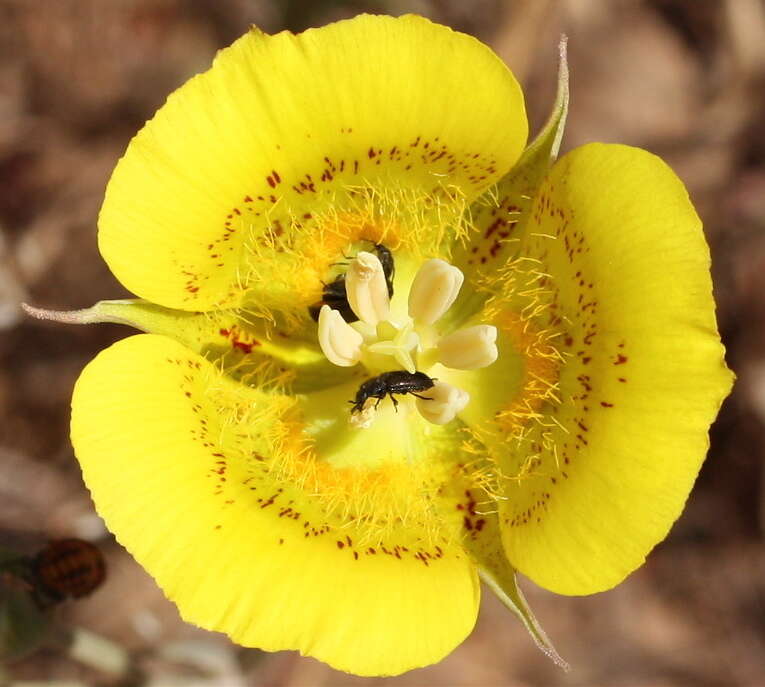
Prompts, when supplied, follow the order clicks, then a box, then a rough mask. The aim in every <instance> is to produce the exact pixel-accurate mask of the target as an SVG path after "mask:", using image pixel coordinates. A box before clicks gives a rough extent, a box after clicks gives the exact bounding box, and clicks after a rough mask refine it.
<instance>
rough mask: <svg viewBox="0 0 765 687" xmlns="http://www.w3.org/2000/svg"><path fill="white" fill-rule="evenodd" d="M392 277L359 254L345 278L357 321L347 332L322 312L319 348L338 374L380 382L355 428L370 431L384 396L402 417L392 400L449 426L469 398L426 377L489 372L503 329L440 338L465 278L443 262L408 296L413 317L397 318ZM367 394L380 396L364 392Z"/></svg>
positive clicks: (361, 398)
mask: <svg viewBox="0 0 765 687" xmlns="http://www.w3.org/2000/svg"><path fill="white" fill-rule="evenodd" d="M388 269H389V270H390V267H389V268H388ZM389 276H390V275H388V274H386V269H385V268H384V266H383V264H382V262H381V261H380V259H379V258H378V256H377V255H375V254H373V253H370V252H366V251H361V252H359V253H358V255H356V257H354V258H353V259H352V260H351V262H350V264H349V266H348V271H347V273H346V276H345V290H346V296H347V301H348V305H349V306H350V309H351V310H352V312H353V313H354V314H355V315H356V317H358V321H355V322H353V323H350V324H349V323H348V322H346V321H345V320H344V319H343V317H342V315H341V314H340V312H339V311H338V310H335V309H333V308H332V307H331V306H330V305H327V304H325V305H323V306H322V307H321V310H320V312H319V317H318V338H319V346H320V347H321V350H322V351H323V353H324V355H325V356H326V358H327V360H329V361H330V362H331V363H333V364H334V365H338V366H340V367H352V366H355V365H359V364H360V365H362V366H363V367H364V368H365V369H366V370H367V371H368V372H369V373H370V374H371V375H375V376H374V378H373V379H370V380H368V381H367V382H365V383H364V385H362V387H361V389H360V390H359V395H357V398H356V400H355V401H354V402H353V403H354V411H355V412H354V413H352V414H351V422H352V424H353V425H355V426H357V427H362V428H363V427H368V426H369V425H370V424H371V423H372V421H373V420H374V415H375V413H376V410H377V407H378V406H379V404H380V401H381V400H382V399H383V398H384V397H385V395H386V394H388V396H389V398H390V401H391V402H392V403H393V405H394V408H396V410H397V409H398V402H397V401H396V399H395V398H394V396H393V394H394V393H395V394H404V393H411V394H412V395H414V396H416V403H415V404H414V407H416V409H417V411H418V412H419V414H420V415H421V416H422V417H423V418H424V419H425V420H427V421H428V422H431V423H433V424H437V425H443V424H446V423H448V422H451V421H452V420H454V419H455V418H456V417H457V415H458V414H459V413H460V412H461V411H462V410H463V409H464V408H465V407H466V406H467V404H468V403H469V401H470V397H469V394H468V393H467V392H465V391H463V390H461V389H458V388H456V387H454V386H452V385H450V384H448V383H446V382H444V381H438V380H437V379H435V378H431V377H429V376H428V374H427V373H428V371H429V370H430V369H431V368H432V367H433V366H435V365H436V364H441V365H443V366H444V367H447V368H452V369H456V370H476V369H479V368H482V367H487V366H488V365H491V364H492V363H493V362H494V361H495V360H496V359H497V356H498V351H497V345H496V340H497V329H496V327H494V326H491V325H486V324H480V325H475V326H470V327H466V328H464V329H459V330H457V331H455V332H452V333H450V334H448V335H446V336H442V335H441V333H440V331H439V329H440V328H439V320H441V318H442V317H443V316H444V315H445V314H446V312H447V311H448V310H449V308H450V307H451V306H452V305H453V303H454V302H455V300H456V299H457V296H458V295H459V292H460V289H461V287H462V284H463V282H464V275H463V274H462V272H461V271H460V270H459V269H458V268H457V267H455V266H454V265H451V264H449V263H448V262H446V261H445V260H441V259H439V258H433V259H430V260H426V261H425V262H423V263H422V265H420V267H419V269H418V270H417V272H416V274H415V275H414V278H413V279H412V281H411V285H410V287H409V290H408V298H407V314H406V315H400V316H399V317H394V316H392V314H391V304H390V289H389ZM397 371H398V372H397ZM412 380H419V381H418V382H417V383H414V382H413V381H412ZM424 380H429V381H428V382H427V391H428V393H424V392H423V393H415V392H416V391H422V390H423V389H424V388H425V387H423V386H422V384H423V383H425V382H424ZM366 387H369V388H370V389H372V388H373V387H374V389H375V392H376V393H374V394H370V393H368V390H367V391H364V392H363V391H362V389H366ZM368 397H369V398H368ZM374 399H376V400H374ZM370 400H374V402H367V401H370Z"/></svg>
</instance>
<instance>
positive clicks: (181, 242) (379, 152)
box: [49, 16, 732, 675]
mask: <svg viewBox="0 0 765 687" xmlns="http://www.w3.org/2000/svg"><path fill="white" fill-rule="evenodd" d="M566 103H567V78H566V71H565V61H564V62H563V63H562V71H561V80H560V90H559V95H558V100H557V103H556V107H555V109H554V111H553V114H552V116H551V118H550V121H549V123H548V125H547V126H546V127H545V129H544V130H543V131H542V133H541V134H540V136H539V137H538V138H537V139H536V141H535V142H534V143H533V144H532V145H531V146H529V147H528V148H526V149H525V152H524V147H525V145H526V138H527V122H526V116H525V112H524V106H523V98H522V94H521V91H520V89H519V87H518V84H517V82H516V81H515V79H514V78H513V76H512V74H511V73H510V72H509V71H508V70H507V68H506V67H505V66H504V65H503V64H502V63H501V62H500V60H499V59H498V58H497V57H496V56H495V55H494V54H493V53H492V52H491V51H490V50H489V49H488V48H487V47H486V46H484V45H482V44H480V43H479V42H478V41H476V40H475V39H473V38H471V37H469V36H465V35H462V34H459V33H455V32H453V31H451V30H449V29H447V28H445V27H442V26H438V25H435V24H432V23H430V22H428V21H426V20H424V19H422V18H419V17H415V16H406V17H402V18H398V19H394V18H390V17H373V16H360V17H357V18H355V19H353V20H350V21H344V22H339V23H336V24H332V25H330V26H326V27H324V28H321V29H317V30H310V31H306V32H305V33H303V34H300V35H298V36H295V35H292V34H289V33H281V34H278V35H276V36H267V35H265V34H263V33H261V32H259V31H257V30H252V31H251V32H249V33H248V34H247V35H245V36H244V37H242V38H241V39H240V40H238V41H237V42H236V43H235V44H234V45H232V46H231V47H230V48H228V49H226V50H223V51H222V52H221V53H220V54H219V55H218V57H217V58H216V60H215V63H214V64H213V66H212V68H211V69H210V70H209V71H208V72H206V73H204V74H202V75H200V76H197V77H195V78H193V79H192V80H191V81H189V82H188V83H187V84H185V85H184V86H183V87H181V88H180V89H179V90H178V91H177V92H176V93H174V94H173V95H171V96H170V98H169V99H168V101H167V104H166V105H164V106H163V107H162V108H161V109H160V110H159V112H158V113H157V115H156V116H155V117H154V119H152V120H151V121H150V122H149V123H148V124H147V125H146V127H145V128H144V129H143V130H142V131H141V132H140V133H139V134H138V135H137V136H136V137H135V139H134V140H133V141H132V142H131V144H130V146H129V147H128V150H127V152H126V154H125V156H124V157H123V158H122V160H121V161H120V163H119V164H118V166H117V168H116V170H115V172H114V175H113V177H112V179H111V182H110V183H109V187H108V190H107V194H106V199H105V201H104V205H103V209H102V211H101V215H100V220H99V246H100V249H101V252H102V254H103V256H104V258H105V259H106V261H107V262H108V263H109V266H110V267H111V269H112V270H113V272H114V274H115V275H116V276H117V277H118V278H119V279H120V280H121V281H122V283H123V284H125V286H127V287H128V288H129V289H131V290H132V291H133V292H134V293H136V294H137V295H138V296H140V297H141V299H145V300H138V301H122V302H102V303H99V304H97V305H96V306H94V307H93V308H91V309H89V310H86V311H80V312H78V313H69V314H58V315H52V316H54V317H56V318H58V319H64V320H68V321H73V322H92V321H106V320H109V321H118V322H124V323H127V324H132V325H134V326H136V327H138V328H140V329H142V330H144V331H146V332H149V333H148V334H142V335H137V336H132V337H129V338H127V339H125V340H123V341H121V342H119V343H117V344H115V345H114V346H112V347H110V348H109V349H107V350H106V351H104V352H102V353H101V354H100V355H99V356H98V357H97V358H96V359H95V360H94V361H92V362H91V363H90V364H89V365H88V366H87V368H86V369H85V370H84V372H83V373H82V376H81V377H80V379H79V381H78V382H77V386H76V388H75V392H74V398H73V401H72V407H73V412H72V441H73V443H74V446H75V450H76V453H77V457H78V459H79V461H80V463H81V465H82V470H83V474H84V477H85V481H86V483H87V485H88V487H89V489H90V490H91V493H92V495H93V499H94V501H95V503H96V507H97V508H98V510H99V512H100V513H101V515H102V516H103V517H104V519H105V521H106V523H107V524H108V526H109V528H110V529H111V530H112V531H113V532H114V533H115V535H116V536H117V538H118V539H119V541H120V542H121V543H122V544H123V545H124V546H125V547H126V548H127V549H128V550H129V551H130V552H131V553H132V554H133V555H134V556H135V558H136V559H137V560H138V561H139V562H140V563H141V564H142V565H143V566H144V567H145V568H146V569H147V570H148V571H149V572H150V573H151V574H152V575H153V576H154V577H155V578H156V580H157V582H158V583H159V585H160V586H161V587H162V589H163V590H164V591H165V593H166V594H167V595H168V597H169V598H171V599H172V600H173V601H174V602H175V603H176V604H177V605H178V607H179V609H180V612H181V614H182V615H183V617H184V618H185V619H186V620H188V621H190V622H192V623H195V624H198V625H201V626H202V627H205V628H209V629H212V630H219V631H223V632H225V633H227V634H228V635H229V636H230V637H231V638H232V639H233V640H234V641H236V642H238V643H240V644H243V645H245V646H254V647H260V648H262V649H266V650H279V649H297V650H299V651H301V652H302V653H304V654H307V655H310V656H314V657H316V658H318V659H320V660H322V661H325V662H327V663H329V664H330V665H332V666H334V667H336V668H339V669H341V670H345V671H349V672H353V673H357V674H361V675H387V674H395V673H400V672H403V671H405V670H409V669H411V668H415V667H417V666H423V665H427V664H430V663H433V662H435V661H438V660H439V659H441V658H442V657H443V656H445V655H446V654H447V653H448V652H450V651H451V650H452V649H453V648H454V647H455V646H457V645H458V644H459V643H460V642H461V641H462V640H463V639H464V638H465V636H466V635H467V634H468V633H469V632H470V631H471V629H472V627H473V625H474V622H475V618H476V614H477V611H478V599H479V575H480V577H481V578H482V579H483V580H484V581H485V582H487V583H488V585H489V586H490V587H491V588H492V589H493V590H494V591H495V592H496V593H497V594H498V595H499V596H500V598H501V599H502V600H503V601H504V602H505V604H506V605H507V606H508V607H509V608H511V610H513V611H514V612H515V613H516V614H517V615H518V616H519V617H520V618H521V620H522V621H523V622H524V623H525V625H526V627H527V628H528V629H529V631H530V632H531V634H532V636H533V637H534V639H535V641H537V643H538V644H539V645H540V646H541V647H542V648H543V649H544V650H546V651H547V652H548V653H549V654H550V655H551V656H553V658H555V659H556V660H558V661H560V659H558V658H557V654H555V653H554V650H553V649H552V647H551V645H550V644H549V642H548V641H547V639H546V637H545V636H544V633H543V632H542V631H541V629H540V628H539V626H538V624H537V623H536V621H535V620H534V617H533V615H532V614H531V612H530V611H529V609H528V608H527V606H526V604H525V602H524V600H523V597H522V596H521V594H520V592H519V591H518V588H517V586H516V582H515V571H516V570H518V571H521V572H522V573H523V574H525V575H527V576H528V577H530V578H531V579H532V580H534V581H535V582H537V583H538V584H540V585H541V586H543V587H545V588H547V589H550V590H552V591H555V592H558V593H562V594H591V593H594V592H598V591H601V590H604V589H608V588H610V587H612V586H614V585H616V584H617V583H619V582H620V581H621V580H623V579H624V578H625V577H626V576H627V575H628V574H629V573H630V572H631V571H633V570H634V569H635V568H637V567H638V566H640V565H641V564H642V563H643V561H644V559H645V556H646V554H647V553H648V552H649V551H650V549H651V548H652V547H653V546H654V545H655V544H656V543H657V542H659V541H661V540H662V539H663V538H664V537H665V536H666V534H667V532H668V530H669V528H670V527H671V525H672V523H673V522H674V520H675V519H676V518H677V517H678V515H679V513H680V511H681V509H682V507H683V504H684V502H685V500H686V498H687V496H688V493H689V491H690V489H691V486H692V484H693V481H694V479H695V477H696V475H697V473H698V470H699V467H700V465H701V462H702V460H703V459H704V455H705V453H706V450H707V446H708V437H707V432H708V428H709V425H710V423H711V422H712V420H713V419H714V417H715V415H716V413H717V410H718V408H719V405H720V403H721V401H722V399H723V398H724V397H725V396H726V394H727V393H728V391H729V389H730V386H731V381H732V375H731V374H730V372H729V371H728V370H727V369H726V367H725V364H724V362H723V348H722V346H721V344H720V340H719V336H718V334H717V329H716V323H715V315H714V302H713V300H712V285H711V281H710V276H709V253H708V249H707V246H706V243H705V241H704V237H703V234H702V230H701V224H700V222H699V219H698V217H697V216H696V213H695V212H694V210H693V207H692V206H691V204H690V202H689V200H688V196H687V193H686V191H685V189H684V188H683V186H682V184H681V182H680V181H679V180H678V179H677V177H676V176H675V175H674V174H673V173H672V171H671V170H670V169H669V168H668V167H667V166H666V165H665V164H664V163H663V162H662V161H661V160H659V159H658V158H656V157H654V156H653V155H650V154H649V153H646V152H644V151H641V150H638V149H634V148H628V147H625V146H618V145H602V144H593V145H588V146H584V147H582V148H579V149H577V150H574V151H573V152H571V153H569V154H568V155H566V156H565V157H563V158H562V159H561V160H560V161H558V162H556V163H555V164H553V159H554V157H555V155H556V153H557V149H558V145H559V142H560V136H561V134H562V130H563V123H564V120H565V113H566ZM388 282H390V287H391V289H392V294H393V295H392V297H389V288H388V286H389V285H388ZM49 315H50V314H49ZM312 315H313V317H312ZM315 317H317V318H318V320H319V321H318V323H317V322H316V321H315V319H314V318H315ZM357 318H358V321H354V322H350V321H351V320H356V319H357ZM370 380H372V381H373V382H374V384H372V386H365V387H362V384H363V383H366V382H369V381H370ZM375 385H377V386H375ZM396 385H398V386H396ZM389 391H396V394H395V396H394V395H393V394H390V395H389V398H387V397H386V398H383V399H382V400H381V397H382V396H384V395H385V393H386V392H389ZM406 392H411V393H406ZM392 400H393V401H396V403H397V407H395V406H394V403H392V402H391V401H392ZM349 401H351V402H352V403H353V404H349Z"/></svg>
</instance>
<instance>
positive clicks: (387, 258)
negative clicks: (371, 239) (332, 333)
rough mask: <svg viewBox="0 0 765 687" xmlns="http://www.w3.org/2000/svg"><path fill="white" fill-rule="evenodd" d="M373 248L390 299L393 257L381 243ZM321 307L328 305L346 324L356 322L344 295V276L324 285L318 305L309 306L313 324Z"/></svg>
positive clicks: (394, 270)
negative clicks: (381, 269)
mask: <svg viewBox="0 0 765 687" xmlns="http://www.w3.org/2000/svg"><path fill="white" fill-rule="evenodd" d="M374 246H375V253H377V258H378V260H379V261H380V264H381V265H382V268H383V274H384V275H385V283H386V284H387V285H388V298H392V297H393V276H394V274H395V272H396V266H395V265H394V263H393V255H392V254H391V252H390V251H389V250H388V249H387V248H386V247H385V246H383V245H382V244H381V243H375V244H374ZM323 305H328V306H329V307H330V308H332V309H333V310H337V311H338V312H339V313H340V315H341V317H342V318H343V319H344V320H345V321H346V322H356V321H357V320H358V319H359V318H358V317H356V313H354V312H353V310H352V309H351V306H350V305H348V297H347V296H346V293H345V275H344V274H341V275H340V276H338V277H336V278H335V279H334V281H331V282H330V283H329V284H324V289H323V290H322V292H321V300H320V301H319V302H318V303H314V304H313V305H311V306H309V308H308V312H309V313H310V315H311V318H312V319H313V320H314V321H315V322H318V321H319V313H320V312H321V307H322V306H323Z"/></svg>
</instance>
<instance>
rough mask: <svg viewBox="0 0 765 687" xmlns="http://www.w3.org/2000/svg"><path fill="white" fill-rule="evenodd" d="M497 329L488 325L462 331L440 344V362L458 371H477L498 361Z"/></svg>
mask: <svg viewBox="0 0 765 687" xmlns="http://www.w3.org/2000/svg"><path fill="white" fill-rule="evenodd" d="M496 341H497V328H496V327H493V326H492V325H488V324H479V325H476V326H474V327H468V328H466V329H460V330H459V331H456V332H454V333H453V334H449V336H445V337H444V338H443V339H441V340H440V341H439V342H438V361H439V362H440V363H441V364H442V365H446V367H451V368H454V369H456V370H477V369H479V368H481V367H486V366H487V365H491V364H492V363H493V362H494V361H495V360H496V359H497V356H498V355H499V354H498V351H497V344H496Z"/></svg>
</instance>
